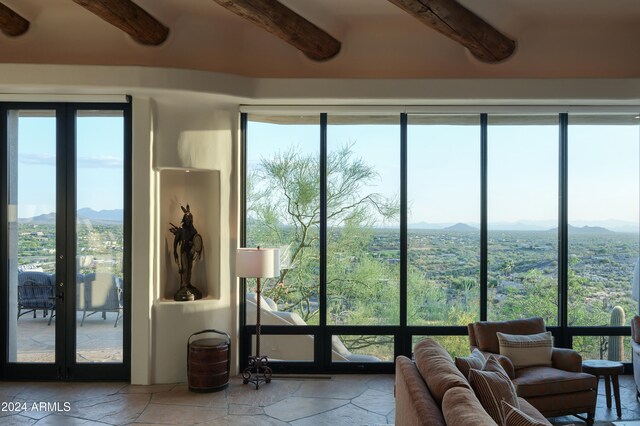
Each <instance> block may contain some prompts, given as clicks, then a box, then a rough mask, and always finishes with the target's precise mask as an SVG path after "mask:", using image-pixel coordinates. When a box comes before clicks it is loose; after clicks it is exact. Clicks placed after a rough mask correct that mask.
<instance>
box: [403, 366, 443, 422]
mask: <svg viewBox="0 0 640 426" xmlns="http://www.w3.org/2000/svg"><path fill="white" fill-rule="evenodd" d="M395 396H396V424H398V425H407V426H409V425H429V426H445V425H446V423H445V421H444V417H443V415H442V412H441V411H440V407H439V406H438V404H437V403H436V402H435V401H434V400H433V397H432V396H431V393H429V389H427V385H426V383H425V382H424V380H423V379H422V376H420V372H419V371H418V369H417V368H416V365H415V363H414V362H413V361H411V360H410V359H409V358H407V357H405V356H402V355H401V356H399V357H398V358H396V377H395Z"/></svg>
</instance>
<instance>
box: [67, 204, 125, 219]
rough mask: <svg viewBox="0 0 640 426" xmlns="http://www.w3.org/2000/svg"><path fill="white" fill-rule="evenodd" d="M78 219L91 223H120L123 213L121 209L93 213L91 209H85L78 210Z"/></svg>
mask: <svg viewBox="0 0 640 426" xmlns="http://www.w3.org/2000/svg"><path fill="white" fill-rule="evenodd" d="M78 217H80V218H84V219H90V220H93V221H101V220H106V221H112V222H122V218H123V217H124V211H123V210H122V209H114V210H100V211H95V210H93V209H89V208H86V207H85V208H83V209H79V210H78Z"/></svg>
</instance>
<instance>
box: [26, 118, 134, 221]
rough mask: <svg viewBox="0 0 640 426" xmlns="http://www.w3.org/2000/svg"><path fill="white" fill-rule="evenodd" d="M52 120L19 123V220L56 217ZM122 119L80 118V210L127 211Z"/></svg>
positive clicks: (28, 120) (53, 128)
mask: <svg viewBox="0 0 640 426" xmlns="http://www.w3.org/2000/svg"><path fill="white" fill-rule="evenodd" d="M55 133H56V131H55V118H54V117H44V116H43V117H29V116H25V117H20V119H19V127H18V217H21V218H23V217H32V216H37V215H40V214H46V213H51V212H54V211H55V196H56V195H55V194H56V184H55V177H56V167H55V161H56V147H55ZM123 164H124V161H123V119H122V118H121V117H88V116H80V117H79V118H77V166H78V170H77V187H78V198H77V206H78V208H83V207H89V208H92V209H94V210H110V209H122V208H123Z"/></svg>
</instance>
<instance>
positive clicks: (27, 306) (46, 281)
mask: <svg viewBox="0 0 640 426" xmlns="http://www.w3.org/2000/svg"><path fill="white" fill-rule="evenodd" d="M54 281H55V279H54V277H53V276H52V275H50V274H47V273H46V272H34V271H26V272H18V318H20V317H21V316H22V315H24V314H27V313H29V312H33V317H34V318H35V317H36V311H37V310H39V309H41V310H42V317H43V318H46V316H47V315H49V313H51V318H53V314H54V311H55V307H56V298H55V283H54ZM51 318H49V324H51Z"/></svg>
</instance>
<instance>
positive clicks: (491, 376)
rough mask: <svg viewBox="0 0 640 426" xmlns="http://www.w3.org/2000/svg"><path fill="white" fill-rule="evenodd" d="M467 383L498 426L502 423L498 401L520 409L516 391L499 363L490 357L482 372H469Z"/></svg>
mask: <svg viewBox="0 0 640 426" xmlns="http://www.w3.org/2000/svg"><path fill="white" fill-rule="evenodd" d="M469 383H470V384H471V387H472V388H473V390H474V392H475V393H476V396H477V397H478V399H479V400H480V403H481V404H482V406H483V407H484V409H485V410H486V411H487V413H488V414H489V415H490V416H491V418H492V419H493V420H494V421H495V422H496V423H498V424H499V425H501V424H503V423H504V416H503V414H502V406H501V404H500V401H503V400H504V401H507V402H508V403H509V404H511V405H513V406H514V407H517V408H520V405H519V403H518V396H517V394H516V389H515V387H514V386H513V383H511V380H510V379H509V377H508V376H507V373H506V372H505V371H504V369H503V368H502V366H500V363H499V362H498V361H497V360H496V359H495V358H494V357H492V356H490V357H489V359H487V363H486V364H485V366H484V369H483V370H476V369H473V368H472V369H471V370H469Z"/></svg>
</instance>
